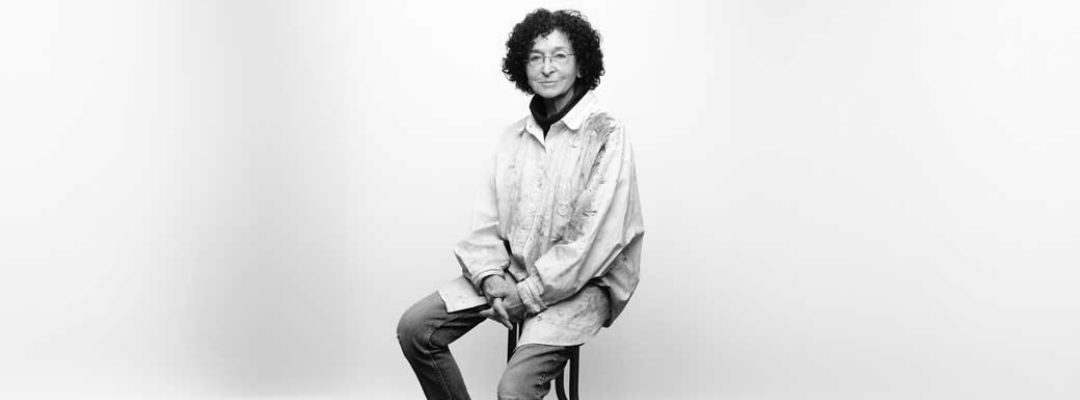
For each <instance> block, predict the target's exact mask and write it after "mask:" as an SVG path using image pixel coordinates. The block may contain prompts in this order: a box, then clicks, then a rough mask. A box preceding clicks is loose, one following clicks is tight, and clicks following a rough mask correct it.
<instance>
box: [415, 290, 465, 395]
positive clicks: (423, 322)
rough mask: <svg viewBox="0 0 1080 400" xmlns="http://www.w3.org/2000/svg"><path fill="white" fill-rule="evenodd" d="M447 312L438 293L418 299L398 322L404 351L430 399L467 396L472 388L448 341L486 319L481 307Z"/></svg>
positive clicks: (452, 340) (450, 341) (453, 339)
mask: <svg viewBox="0 0 1080 400" xmlns="http://www.w3.org/2000/svg"><path fill="white" fill-rule="evenodd" d="M481 309H482V308H476V309H471V310H462V311H458V312H455V313H453V314H450V313H447V312H446V305H445V304H444V303H443V300H442V298H441V297H439V293H438V292H435V293H432V294H431V295H429V296H427V297H425V298H423V299H422V300H420V301H418V302H416V304H414V305H413V306H412V307H411V308H409V310H408V311H405V314H404V315H402V316H401V321H400V322H398V328H397V335H398V342H399V343H400V344H401V351H402V352H403V353H405V358H406V359H408V360H409V365H411V366H412V369H413V372H415V373H416V377H417V379H419V380H420V386H421V387H422V388H423V389H424V395H425V396H427V398H428V399H447V400H467V399H469V392H468V391H467V390H466V389H465V381H464V380H463V379H462V377H461V370H459V369H458V366H457V362H456V361H454V356H453V355H452V354H450V349H449V347H448V346H449V345H450V343H453V342H454V341H455V340H457V338H459V337H461V336H462V335H464V334H465V333H466V332H468V331H470V330H472V328H474V327H476V325H479V324H480V323H481V322H484V319H485V318H484V317H482V316H480V310H481Z"/></svg>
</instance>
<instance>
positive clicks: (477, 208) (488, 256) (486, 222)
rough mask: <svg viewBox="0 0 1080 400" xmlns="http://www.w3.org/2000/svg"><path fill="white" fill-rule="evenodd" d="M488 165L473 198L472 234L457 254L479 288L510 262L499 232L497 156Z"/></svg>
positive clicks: (470, 232)
mask: <svg viewBox="0 0 1080 400" xmlns="http://www.w3.org/2000/svg"><path fill="white" fill-rule="evenodd" d="M491 160H492V162H491V163H490V164H488V165H487V166H486V168H485V177H484V182H483V184H482V185H481V187H480V190H479V191H477V194H476V198H475V200H474V202H473V217H472V227H471V228H470V231H469V234H468V235H467V236H466V237H465V238H464V239H462V240H461V241H460V242H458V243H457V244H456V245H454V248H453V250H454V255H456V256H457V260H458V263H459V264H461V270H462V274H463V275H464V276H465V277H466V278H468V279H469V280H470V281H471V282H472V284H473V286H474V287H475V288H476V290H477V291H478V292H482V288H481V286H480V283H481V282H482V281H483V280H484V278H486V277H488V276H491V275H497V274H501V273H502V271H503V270H504V269H506V268H507V266H509V265H510V255H509V254H508V253H507V251H506V246H505V245H504V244H503V239H502V237H501V236H500V234H499V209H498V203H497V194H496V189H495V168H496V165H495V157H492V158H491Z"/></svg>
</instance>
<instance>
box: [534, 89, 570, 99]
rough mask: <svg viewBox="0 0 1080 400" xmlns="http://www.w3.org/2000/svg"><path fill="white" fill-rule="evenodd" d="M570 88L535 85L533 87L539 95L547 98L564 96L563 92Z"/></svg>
mask: <svg viewBox="0 0 1080 400" xmlns="http://www.w3.org/2000/svg"><path fill="white" fill-rule="evenodd" d="M569 90H570V88H545V87H534V88H533V91H534V92H536V94H537V95H539V96H540V97H543V98H545V99H554V98H556V97H559V96H562V95H563V94H565V93H566V92H568V91H569Z"/></svg>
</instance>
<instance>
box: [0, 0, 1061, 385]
mask: <svg viewBox="0 0 1080 400" xmlns="http://www.w3.org/2000/svg"><path fill="white" fill-rule="evenodd" d="M1076 4H1077V3H1075V2H1070V1H1056V2H1055V1H960V0H935V1H858V2H856V1H814V2H810V1H715V2H710V3H709V4H705V2H700V1H699V2H678V3H669V2H663V1H647V2H634V3H632V4H631V3H627V2H614V1H612V2H553V3H546V4H543V5H544V6H547V7H549V8H553V9H555V8H562V7H574V8H579V9H581V10H582V11H583V12H584V13H585V14H586V15H587V16H588V17H589V18H590V19H591V20H592V21H593V23H594V24H595V26H596V27H597V28H598V29H600V31H601V32H602V34H603V35H604V50H605V62H606V65H607V67H608V74H607V75H606V76H605V77H604V79H603V81H602V84H601V86H600V88H599V89H598V91H597V92H598V96H599V97H600V99H601V101H603V102H604V103H605V104H607V105H608V106H609V108H611V109H612V110H613V111H614V112H615V113H616V114H617V115H618V116H620V117H621V118H622V119H623V120H624V122H625V124H626V125H627V126H628V127H629V133H630V135H631V138H632V142H633V144H634V146H635V151H636V156H637V163H638V164H637V166H638V171H639V174H640V175H639V180H640V185H641V195H642V200H643V203H644V212H645V218H646V220H645V222H646V227H647V232H648V234H647V235H646V247H645V255H644V267H643V272H642V275H643V276H642V284H641V286H640V288H639V291H638V293H637V294H636V295H635V297H634V299H633V301H632V302H631V304H630V306H629V308H628V309H627V310H626V313H625V314H623V316H622V317H621V319H620V320H619V321H618V322H617V324H616V325H615V327H614V329H610V330H605V331H604V332H602V333H601V335H600V336H599V337H598V339H597V340H595V341H594V342H593V343H590V344H588V345H587V346H586V347H585V348H584V349H583V357H584V367H583V370H582V372H581V375H582V380H583V384H582V394H583V398H587V399H637V398H641V399H645V398H671V399H693V398H702V399H825V398H829V399H914V398H926V399H954V398H972V399H976V398H977V399H1016V398H1038V399H1076V398H1078V397H1080V344H1078V341H1077V340H1076V337H1078V334H1080V317H1078V315H1080V293H1078V291H1077V287H1078V284H1080V269H1078V268H1077V266H1078V265H1080V255H1078V245H1080V206H1078V205H1080V187H1078V185H1077V184H1076V176H1077V172H1076V171H1080V158H1078V157H1077V154H1080V138H1078V136H1080V135H1078V133H1080V122H1078V121H1077V117H1076V116H1077V110H1078V109H1080V73H1078V68H1077V67H1078V56H1080V29H1078V26H1080V25H1077V24H1076V22H1075V16H1076V15H1080V12H1078V11H1080V7H1078V6H1077V5H1076ZM539 5H540V4H536V3H527V2H497V1H488V2H479V3H472V2H429V3H420V2H415V1H407V2H394V3H393V4H391V2H378V3H375V2H370V3H365V2H360V3H357V2H347V1H337V2H300V1H295V2H283V1H277V2H261V1H251V2H241V1H220V2H184V1H97V2H77V1H71V2H52V1H41V2H4V3H0V184H2V186H0V188H2V189H0V267H2V271H3V276H2V278H0V321H2V322H0V324H2V325H0V396H2V397H5V398H9V397H10V398H15V397H20V398H22V397H30V398H34V397H48V398H116V397H138V398H170V399H171V398H248V397H263V396H269V397H274V398H338V397H350V398H370V399H382V398H418V397H420V396H421V393H420V390H419V386H418V385H417V383H416V380H415V378H414V377H413V376H412V375H411V371H410V370H409V368H408V366H407V365H406V364H405V362H404V360H403V358H402V357H401V356H400V352H399V350H398V349H397V343H396V341H395V339H394V327H395V325H396V323H397V317H398V316H399V315H400V313H401V312H402V311H404V310H405V309H406V308H407V307H408V306H409V305H410V304H412V302H413V301H415V300H417V299H419V298H420V297H422V296H424V295H426V294H428V293H430V292H431V291H432V290H433V289H434V288H435V287H436V286H437V285H438V284H440V283H441V282H443V281H446V280H448V279H450V278H451V277H453V276H454V275H455V274H456V273H458V272H459V269H458V266H457V265H456V263H455V261H454V259H453V257H452V255H451V253H450V250H449V248H450V245H451V244H453V243H454V242H455V241H456V240H458V239H460V238H461V236H462V235H463V234H464V233H465V231H466V227H467V224H468V220H469V216H468V209H469V203H470V200H471V196H472V192H473V190H474V188H475V187H476V183H477V179H478V177H479V175H480V168H481V166H482V165H483V162H482V161H481V160H482V159H484V158H485V157H487V155H488V154H489V152H490V151H491V149H492V145H493V144H494V138H495V136H496V135H497V133H498V132H500V131H501V129H502V128H503V127H504V126H506V125H507V124H509V123H511V122H513V121H514V120H516V119H518V118H520V117H522V116H524V113H525V106H526V103H527V101H528V98H527V97H525V96H523V95H521V94H519V93H517V92H516V91H515V89H514V88H513V87H512V86H511V84H509V83H508V82H506V81H505V79H504V78H503V77H502V75H501V73H500V71H499V67H500V61H501V57H502V55H503V45H504V42H505V39H506V37H507V34H508V33H509V31H510V29H511V27H512V26H513V25H514V24H515V23H516V22H518V21H520V19H521V18H522V17H523V16H524V15H525V13H526V12H528V11H529V10H531V9H533V8H535V7H537V6H539ZM504 340H505V335H504V331H503V330H502V329H501V328H499V327H498V326H496V325H494V324H484V325H482V326H481V327H479V328H477V329H476V331H474V332H473V333H472V334H471V335H469V336H468V337H466V338H465V339H463V340H462V341H461V342H459V344H458V345H457V346H456V347H455V350H456V352H457V353H458V355H459V361H460V362H461V364H462V365H463V368H464V369H465V374H466V379H467V381H468V383H469V385H470V387H471V388H472V392H473V395H474V397H477V398H491V397H493V395H494V388H495V383H496V382H497V380H498V377H499V373H500V371H501V365H502V363H503V355H502V351H503V348H504Z"/></svg>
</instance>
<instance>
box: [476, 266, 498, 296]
mask: <svg viewBox="0 0 1080 400" xmlns="http://www.w3.org/2000/svg"><path fill="white" fill-rule="evenodd" d="M502 272H503V271H502V270H501V269H489V270H484V271H480V272H479V273H476V274H474V275H473V276H472V283H473V286H475V287H476V292H477V293H480V294H481V295H483V294H484V278H487V277H489V276H492V275H502Z"/></svg>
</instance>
